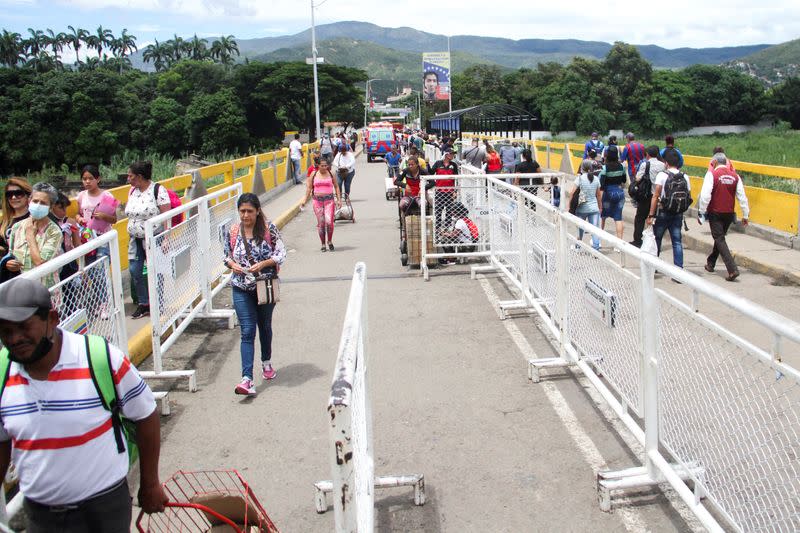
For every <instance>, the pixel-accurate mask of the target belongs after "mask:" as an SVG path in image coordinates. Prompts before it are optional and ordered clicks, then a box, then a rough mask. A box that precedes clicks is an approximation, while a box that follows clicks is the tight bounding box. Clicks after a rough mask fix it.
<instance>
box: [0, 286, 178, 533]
mask: <svg viewBox="0 0 800 533" xmlns="http://www.w3.org/2000/svg"><path fill="white" fill-rule="evenodd" d="M57 325H58V312H57V311H56V310H55V309H53V308H52V306H51V302H50V293H49V291H48V290H47V289H46V288H45V287H44V286H43V285H42V284H41V283H39V282H38V281H35V280H30V279H24V278H16V279H14V280H11V281H8V282H6V283H4V284H3V285H0V341H2V343H3V345H4V346H5V347H6V348H4V349H3V350H2V352H0V360H2V365H3V367H4V368H6V369H7V373H6V372H4V373H3V375H4V376H7V377H5V378H4V379H5V386H4V387H3V388H2V389H1V390H2V396H1V397H0V479H4V478H5V475H6V471H7V470H8V466H9V463H10V462H11V459H12V457H13V460H14V465H15V467H16V469H17V472H18V474H19V483H20V490H21V491H22V493H23V494H24V496H25V500H24V506H25V511H26V515H27V520H28V523H27V526H26V531H29V532H32V533H37V532H49V531H63V532H83V531H103V532H111V533H123V532H127V531H129V530H130V525H131V513H132V509H131V497H130V492H129V490H128V483H127V474H128V468H129V458H128V449H127V448H128V445H127V442H126V439H125V437H124V436H123V435H122V431H121V427H120V426H119V425H118V424H117V421H118V420H119V419H118V418H117V417H116V416H114V415H112V412H111V411H109V410H108V409H107V408H106V407H104V399H103V397H102V396H101V395H100V394H99V393H98V386H96V385H95V379H96V378H95V377H93V374H92V370H91V368H90V367H89V354H88V353H87V343H86V342H85V341H86V338H85V337H84V336H83V335H77V334H74V333H69V332H66V331H62V330H60V329H58V327H57ZM106 352H107V353H106V354H104V355H105V356H106V357H107V358H108V362H109V364H108V367H106V369H105V370H106V372H108V371H109V367H110V371H111V372H112V373H113V378H112V377H110V376H108V377H106V378H105V379H106V380H111V379H113V383H114V385H115V389H116V395H117V398H120V405H121V407H120V408H119V414H121V416H123V417H125V418H127V419H128V420H131V421H133V422H134V423H135V426H136V443H137V445H138V448H139V472H140V479H141V481H140V489H139V505H140V506H141V507H142V509H144V511H145V512H148V513H152V512H161V511H163V510H164V505H165V503H166V501H167V496H166V495H165V494H164V491H163V489H162V487H161V483H160V481H159V477H158V458H159V447H160V442H161V441H160V426H159V424H160V421H159V413H158V411H157V410H156V403H155V400H154V398H153V393H152V392H151V391H150V389H149V388H148V387H147V385H146V384H145V383H144V381H142V378H141V376H139V373H138V372H137V370H136V368H134V367H133V365H132V364H131V362H130V361H129V360H128V358H127V357H126V356H125V355H124V354H123V353H122V352H121V351H120V350H119V348H116V347H114V346H110V345H107V349H106ZM97 370H98V371H100V370H101V369H100V368H98V369H97ZM97 379H98V380H99V378H97Z"/></svg>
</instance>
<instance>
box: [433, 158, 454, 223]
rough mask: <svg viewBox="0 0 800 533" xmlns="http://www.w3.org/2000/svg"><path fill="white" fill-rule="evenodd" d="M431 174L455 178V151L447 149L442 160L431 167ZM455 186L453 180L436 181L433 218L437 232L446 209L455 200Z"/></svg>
mask: <svg viewBox="0 0 800 533" xmlns="http://www.w3.org/2000/svg"><path fill="white" fill-rule="evenodd" d="M431 174H436V175H438V176H453V175H456V174H458V165H457V164H456V163H455V161H453V150H451V149H447V150H446V151H445V153H444V156H443V157H442V159H440V160H439V161H437V162H435V163H434V164H433V166H432V167H431ZM455 185H456V181H455V179H453V178H444V179H437V180H436V190H435V195H434V207H435V209H434V213H433V217H434V219H435V220H436V229H437V230H438V229H439V226H440V225H439V219H440V218H441V216H442V213H443V212H444V210H445V209H448V208H449V207H450V204H452V203H453V201H454V200H455V194H456V190H455Z"/></svg>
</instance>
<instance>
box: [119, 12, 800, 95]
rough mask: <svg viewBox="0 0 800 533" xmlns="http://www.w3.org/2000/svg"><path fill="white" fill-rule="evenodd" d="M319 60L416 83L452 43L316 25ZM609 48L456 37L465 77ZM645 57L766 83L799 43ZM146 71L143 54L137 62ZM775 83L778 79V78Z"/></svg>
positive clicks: (268, 40) (281, 56)
mask: <svg viewBox="0 0 800 533" xmlns="http://www.w3.org/2000/svg"><path fill="white" fill-rule="evenodd" d="M316 38H317V49H318V51H319V56H320V57H324V58H325V60H326V62H328V63H334V64H337V65H342V66H350V67H356V68H360V69H363V70H365V71H367V73H368V74H369V76H370V78H381V79H384V80H392V81H394V82H397V83H403V82H411V81H413V82H414V83H416V82H417V81H418V79H419V77H420V74H421V72H420V70H421V57H420V54H421V53H422V52H439V51H443V50H446V49H447V37H446V36H444V35H437V34H433V33H428V32H423V31H419V30H415V29H413V28H408V27H401V28H385V27H382V26H378V25H375V24H371V23H368V22H358V21H343V22H335V23H332V24H324V25H320V26H317V27H316ZM237 43H238V45H239V51H240V52H241V54H242V58H248V59H250V60H261V61H298V60H299V61H302V60H304V59H305V58H306V57H308V56H310V55H311V51H310V44H311V30H310V29H308V30H305V31H302V32H300V33H296V34H294V35H284V36H278V37H263V38H257V39H237ZM611 47H612V45H611V44H610V43H605V42H600V41H582V40H577V39H520V40H513V39H504V38H500V37H479V36H473V35H456V36H452V37H451V38H450V49H451V51H452V52H453V61H452V67H453V71H454V72H460V71H463V70H464V69H466V68H468V67H469V66H472V65H475V64H479V63H484V64H493V65H498V66H500V67H502V68H504V69H509V70H510V69H518V68H520V67H528V68H535V67H536V65H537V64H539V63H543V62H547V61H556V62H559V63H568V62H569V61H570V60H571V59H572V58H573V57H575V56H580V57H586V58H591V59H603V58H604V57H605V56H606V54H607V53H608V51H609V50H610V49H611ZM636 47H637V48H638V50H639V52H640V53H641V55H642V57H644V58H645V59H647V60H648V61H650V62H651V63H652V64H653V66H654V67H656V68H680V67H686V66H690V65H694V64H698V63H699V64H709V65H719V64H726V65H729V66H732V67H733V68H739V69H741V70H744V71H747V72H751V73H752V74H753V75H757V76H761V77H762V78H764V79H765V80H766V79H767V78H770V76H768V73H770V72H773V71H774V70H775V69H779V68H783V67H782V66H784V65H794V67H795V69H796V67H797V64H800V40H798V41H791V42H789V43H784V44H782V45H776V46H770V45H767V44H757V45H750V46H730V47H721V48H675V49H667V48H663V47H660V46H655V45H636ZM132 60H133V62H134V65H136V66H139V67H141V66H143V64H142V63H141V51H140V52H138V53H137V54H135V55H134V57H132ZM772 77H773V78H774V76H772Z"/></svg>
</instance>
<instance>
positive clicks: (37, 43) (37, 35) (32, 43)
mask: <svg viewBox="0 0 800 533" xmlns="http://www.w3.org/2000/svg"><path fill="white" fill-rule="evenodd" d="M28 33H30V34H31V37H30V39H25V41H24V46H25V55H26V56H28V57H29V58H34V57H38V56H39V52H41V50H42V48H43V47H44V46H45V44H44V42H45V34H44V32H43V31H42V30H34V29H33V28H28Z"/></svg>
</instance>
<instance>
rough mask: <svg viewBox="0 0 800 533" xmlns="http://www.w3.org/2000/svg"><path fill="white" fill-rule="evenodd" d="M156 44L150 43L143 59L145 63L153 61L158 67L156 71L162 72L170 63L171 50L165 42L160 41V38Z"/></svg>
mask: <svg viewBox="0 0 800 533" xmlns="http://www.w3.org/2000/svg"><path fill="white" fill-rule="evenodd" d="M155 41H156V42H155V43H154V44H148V45H147V46H146V47H145V49H144V52H143V54H142V59H143V60H144V62H145V63H153V66H155V67H156V72H161V71H162V70H164V69H165V68H166V67H167V65H168V64H169V60H170V57H169V54H170V51H169V49H168V48H167V46H166V44H165V43H159V42H158V39H156V40H155Z"/></svg>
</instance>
